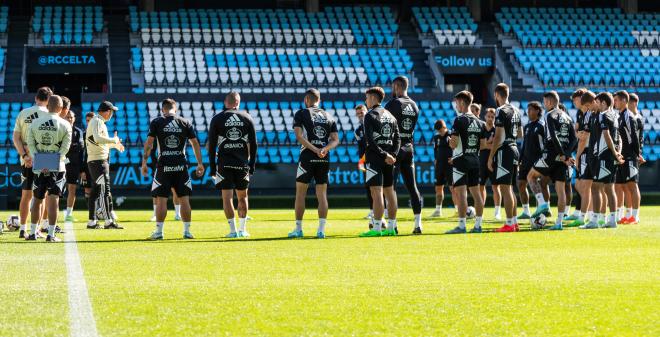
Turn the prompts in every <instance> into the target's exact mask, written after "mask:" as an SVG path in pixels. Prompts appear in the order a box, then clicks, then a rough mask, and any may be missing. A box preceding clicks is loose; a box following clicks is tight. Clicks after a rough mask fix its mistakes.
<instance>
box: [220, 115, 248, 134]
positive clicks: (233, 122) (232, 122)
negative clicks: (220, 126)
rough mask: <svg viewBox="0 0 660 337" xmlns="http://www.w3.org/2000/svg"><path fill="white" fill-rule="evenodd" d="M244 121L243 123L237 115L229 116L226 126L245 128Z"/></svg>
mask: <svg viewBox="0 0 660 337" xmlns="http://www.w3.org/2000/svg"><path fill="white" fill-rule="evenodd" d="M243 125H244V124H243V121H241V119H240V118H238V116H236V114H232V115H231V116H229V118H228V119H227V121H225V126H243ZM230 139H231V138H230Z"/></svg>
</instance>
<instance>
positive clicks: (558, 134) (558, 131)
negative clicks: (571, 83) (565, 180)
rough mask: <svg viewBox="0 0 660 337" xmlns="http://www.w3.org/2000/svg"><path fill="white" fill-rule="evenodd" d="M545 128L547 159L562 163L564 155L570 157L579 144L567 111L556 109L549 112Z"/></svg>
mask: <svg viewBox="0 0 660 337" xmlns="http://www.w3.org/2000/svg"><path fill="white" fill-rule="evenodd" d="M545 126H546V134H545V137H546V148H545V152H546V153H547V154H548V156H547V158H550V159H552V158H555V160H557V161H560V159H559V157H560V156H562V155H563V156H565V157H570V155H571V153H572V152H573V151H574V150H575V147H576V146H577V142H578V140H577V135H576V134H575V127H574V126H573V120H572V119H571V117H570V116H569V115H568V114H567V113H566V112H565V111H563V110H561V109H559V108H555V109H553V110H551V111H550V112H548V114H547V118H546V120H545Z"/></svg>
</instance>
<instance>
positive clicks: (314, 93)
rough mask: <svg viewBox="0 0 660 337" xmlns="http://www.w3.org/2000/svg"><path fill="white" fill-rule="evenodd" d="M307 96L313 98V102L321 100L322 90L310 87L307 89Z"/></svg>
mask: <svg viewBox="0 0 660 337" xmlns="http://www.w3.org/2000/svg"><path fill="white" fill-rule="evenodd" d="M305 98H308V99H310V100H312V102H318V101H320V100H321V92H320V91H319V89H316V88H309V89H307V91H305Z"/></svg>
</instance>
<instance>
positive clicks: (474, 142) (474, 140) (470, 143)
mask: <svg viewBox="0 0 660 337" xmlns="http://www.w3.org/2000/svg"><path fill="white" fill-rule="evenodd" d="M478 143H479V137H477V135H470V137H468V146H470V147H474V146H477V144H478Z"/></svg>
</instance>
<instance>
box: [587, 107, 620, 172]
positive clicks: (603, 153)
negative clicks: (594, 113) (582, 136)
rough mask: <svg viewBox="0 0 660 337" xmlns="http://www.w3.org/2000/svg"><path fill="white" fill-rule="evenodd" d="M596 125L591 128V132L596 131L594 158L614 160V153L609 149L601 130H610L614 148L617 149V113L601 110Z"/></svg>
mask: <svg viewBox="0 0 660 337" xmlns="http://www.w3.org/2000/svg"><path fill="white" fill-rule="evenodd" d="M597 125H598V127H596V128H595V129H594V130H592V133H594V132H595V133H596V137H597V138H596V146H594V147H593V151H594V152H593V154H594V156H595V157H594V158H596V159H598V160H606V161H614V160H615V158H614V154H613V153H612V151H610V149H609V147H608V146H607V142H606V141H605V137H603V131H605V130H607V131H609V132H610V136H611V137H612V142H614V148H615V149H616V150H618V139H619V122H618V114H617V113H616V112H615V111H614V110H612V109H610V110H607V111H604V112H601V113H600V115H599V116H598V124H597Z"/></svg>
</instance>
